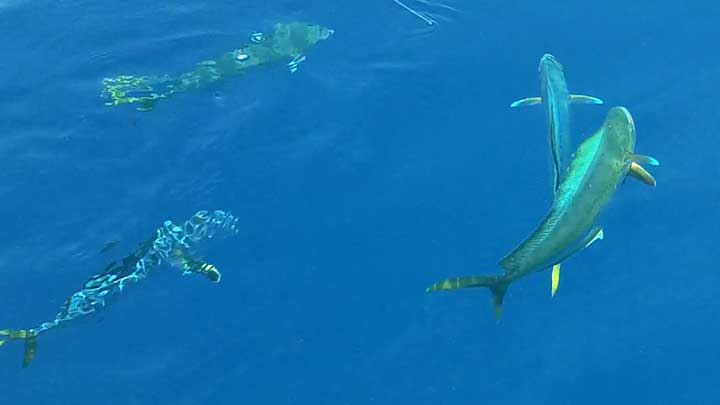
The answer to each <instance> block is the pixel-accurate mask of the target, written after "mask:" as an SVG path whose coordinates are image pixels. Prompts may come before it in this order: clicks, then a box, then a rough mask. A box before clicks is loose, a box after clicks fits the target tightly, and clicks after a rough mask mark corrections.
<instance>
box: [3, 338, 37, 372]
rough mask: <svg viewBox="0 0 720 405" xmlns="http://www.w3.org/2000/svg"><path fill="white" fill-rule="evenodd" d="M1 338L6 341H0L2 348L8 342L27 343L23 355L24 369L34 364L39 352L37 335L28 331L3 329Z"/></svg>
mask: <svg viewBox="0 0 720 405" xmlns="http://www.w3.org/2000/svg"><path fill="white" fill-rule="evenodd" d="M0 336H2V337H5V338H6V339H0V347H2V345H4V344H5V342H7V341H8V340H22V341H24V342H25V353H24V354H23V368H24V367H27V366H29V365H30V363H32V361H33V359H34V358H35V352H36V351H37V333H35V332H34V331H32V330H27V329H18V330H12V329H2V330H0Z"/></svg>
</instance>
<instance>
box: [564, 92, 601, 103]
mask: <svg viewBox="0 0 720 405" xmlns="http://www.w3.org/2000/svg"><path fill="white" fill-rule="evenodd" d="M569 101H570V104H602V103H603V101H602V100H600V99H599V98H597V97H593V96H586V95H584V94H571V95H570V100H569Z"/></svg>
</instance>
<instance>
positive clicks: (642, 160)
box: [628, 155, 660, 166]
mask: <svg viewBox="0 0 720 405" xmlns="http://www.w3.org/2000/svg"><path fill="white" fill-rule="evenodd" d="M628 160H630V161H631V162H635V163H639V164H641V165H648V166H660V162H658V161H657V159H655V158H654V157H652V156H645V155H630V156H629V157H628Z"/></svg>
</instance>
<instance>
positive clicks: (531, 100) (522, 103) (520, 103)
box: [510, 97, 542, 108]
mask: <svg viewBox="0 0 720 405" xmlns="http://www.w3.org/2000/svg"><path fill="white" fill-rule="evenodd" d="M538 104H542V97H528V98H523V99H522V100H517V101H514V102H513V103H512V104H510V107H513V108H514V107H527V106H529V105H538Z"/></svg>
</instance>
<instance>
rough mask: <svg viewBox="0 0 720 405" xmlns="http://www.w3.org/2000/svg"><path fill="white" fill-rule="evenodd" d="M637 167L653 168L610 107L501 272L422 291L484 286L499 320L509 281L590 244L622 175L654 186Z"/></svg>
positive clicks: (630, 128)
mask: <svg viewBox="0 0 720 405" xmlns="http://www.w3.org/2000/svg"><path fill="white" fill-rule="evenodd" d="M633 163H635V164H633ZM640 164H649V165H654V166H657V165H659V163H658V161H657V160H655V159H653V158H651V157H649V156H643V155H637V154H635V124H634V122H633V119H632V116H631V115H630V112H629V111H628V110H627V109H626V108H624V107H613V108H611V109H610V111H609V112H608V114H607V116H606V118H605V122H604V123H603V126H602V127H601V128H600V129H599V130H598V131H597V132H595V134H594V135H592V136H591V137H589V138H588V139H586V140H585V141H584V142H583V143H582V144H581V145H580V146H579V147H578V149H577V151H576V153H575V157H574V158H573V160H572V161H571V162H570V167H569V169H568V172H567V174H566V175H565V177H563V180H562V182H561V183H560V186H559V187H558V191H557V193H556V194H555V198H554V199H553V203H552V206H551V208H550V212H549V213H548V214H547V215H546V216H545V218H544V219H543V221H542V222H541V223H540V225H539V226H538V227H537V228H536V229H535V231H534V232H533V233H532V234H531V235H530V236H529V237H528V238H527V239H525V241H523V242H522V243H521V244H520V245H519V246H518V247H517V248H516V249H515V250H513V251H512V252H511V253H509V254H508V255H507V256H505V257H504V258H503V259H502V260H501V261H500V266H501V267H502V268H503V269H504V273H503V274H501V275H489V276H485V275H478V276H465V277H456V278H449V279H446V280H443V281H440V282H438V283H435V284H433V285H432V286H430V287H429V288H428V289H427V291H428V292H434V291H446V290H455V289H460V288H475V287H487V288H489V289H490V291H491V293H492V295H493V303H494V307H495V317H496V318H499V317H500V312H501V308H502V303H503V298H504V297H505V292H506V291H507V288H508V286H509V285H510V284H511V283H513V282H515V281H516V280H518V279H520V278H522V277H524V276H526V275H528V274H531V273H534V272H537V271H541V270H544V269H546V268H548V267H551V266H553V265H555V264H558V263H562V262H563V261H564V260H565V259H567V258H568V257H570V256H572V255H574V254H575V253H577V252H579V251H581V250H583V249H584V248H585V247H587V246H588V245H589V244H590V243H592V241H593V239H595V238H596V237H597V235H598V233H599V232H600V228H599V227H598V226H596V225H595V222H596V220H597V218H598V216H599V215H600V212H601V211H602V209H603V208H604V207H605V205H606V204H607V203H608V202H609V201H610V198H611V197H612V195H613V193H614V192H615V190H616V188H617V187H618V185H619V184H620V183H622V181H623V180H624V179H625V177H626V176H631V177H634V178H638V177H640V178H641V179H644V182H645V183H649V184H650V183H651V184H655V180H654V179H653V178H652V176H651V175H650V174H649V173H648V172H647V171H644V172H643V173H642V174H638V173H635V172H634V171H636V170H637V169H636V167H641V166H640Z"/></svg>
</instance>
